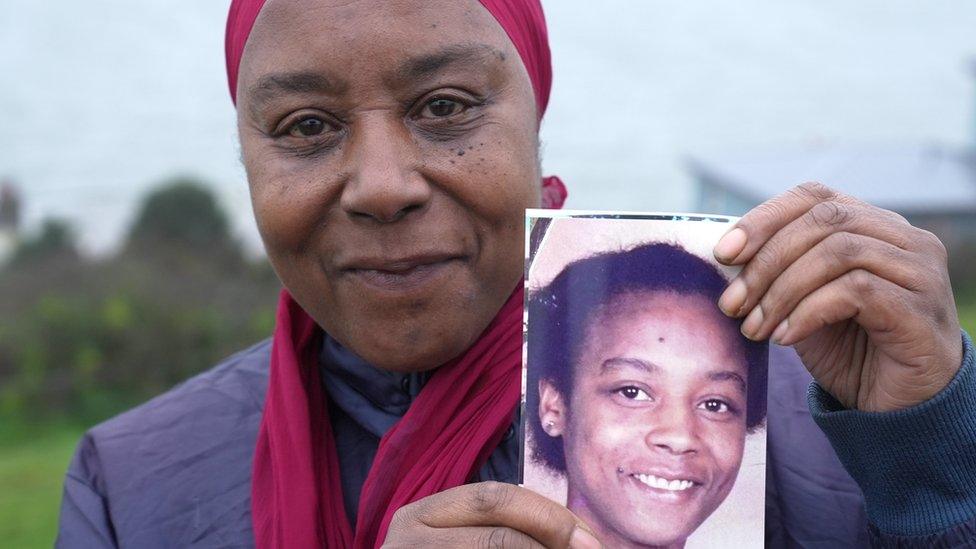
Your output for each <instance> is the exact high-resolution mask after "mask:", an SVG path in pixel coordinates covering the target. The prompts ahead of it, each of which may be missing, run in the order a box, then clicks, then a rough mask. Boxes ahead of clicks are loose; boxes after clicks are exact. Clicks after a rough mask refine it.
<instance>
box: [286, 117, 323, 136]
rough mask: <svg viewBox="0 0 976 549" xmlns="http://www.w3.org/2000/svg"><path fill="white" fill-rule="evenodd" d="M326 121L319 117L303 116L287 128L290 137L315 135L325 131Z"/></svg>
mask: <svg viewBox="0 0 976 549" xmlns="http://www.w3.org/2000/svg"><path fill="white" fill-rule="evenodd" d="M325 128H326V123H325V121H324V120H322V119H321V118H314V117H309V118H303V119H302V120H299V121H298V122H296V123H295V124H294V125H292V127H291V128H289V129H288V135H290V136H292V137H315V136H316V135H319V134H321V133H322V132H324V131H325Z"/></svg>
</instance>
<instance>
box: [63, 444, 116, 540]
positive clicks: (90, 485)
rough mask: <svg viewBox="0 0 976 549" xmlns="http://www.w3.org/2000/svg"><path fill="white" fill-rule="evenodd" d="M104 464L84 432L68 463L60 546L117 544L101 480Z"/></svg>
mask: <svg viewBox="0 0 976 549" xmlns="http://www.w3.org/2000/svg"><path fill="white" fill-rule="evenodd" d="M100 479H101V464H100V462H99V460H98V453H97V451H96V449H95V445H94V443H93V442H92V440H91V437H89V436H87V435H86V436H85V437H84V438H82V440H81V442H80V443H79V444H78V449H77V450H76V451H75V455H74V457H73V458H72V460H71V465H69V466H68V473H67V475H66V476H65V480H64V495H63V496H62V499H61V518H60V520H59V523H58V538H57V541H56V542H55V547H58V548H73V547H84V548H86V549H87V548H105V547H113V548H114V547H117V546H118V544H117V543H116V541H115V532H114V531H113V529H112V522H111V520H110V519H109V513H108V507H107V502H106V500H105V496H104V491H103V490H100V489H99V485H100V484H101V480H100Z"/></svg>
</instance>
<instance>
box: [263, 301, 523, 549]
mask: <svg viewBox="0 0 976 549" xmlns="http://www.w3.org/2000/svg"><path fill="white" fill-rule="evenodd" d="M320 335H321V332H320V331H319V329H318V327H317V326H316V324H315V322H314V321H313V320H312V319H311V317H309V316H308V315H307V314H306V313H305V312H304V311H303V310H302V309H301V307H299V306H298V304H297V303H295V301H294V300H293V299H292V298H291V296H290V295H289V294H288V292H287V291H282V292H281V300H280V301H279V305H278V320H277V327H276V328H275V334H274V345H273V348H272V355H271V380H270V382H269V386H268V395H267V399H266V401H265V407H264V415H263V416H262V418H261V430H260V433H259V435H258V444H257V449H256V450H255V453H254V473H253V474H254V477H253V484H252V488H251V498H252V501H251V512H252V515H253V523H254V533H255V538H256V541H257V545H258V546H259V547H282V548H284V547H287V548H305V547H308V548H311V547H323V546H325V547H336V548H339V547H356V548H368V547H374V546H376V547H378V546H379V545H381V544H382V541H383V539H384V537H385V535H386V529H387V527H388V526H389V524H390V519H391V518H392V517H393V513H394V512H395V511H396V510H397V509H399V508H400V507H402V506H404V505H406V504H408V503H410V502H413V501H416V500H418V499H420V498H423V497H425V496H428V495H431V494H433V493H436V492H439V491H441V490H444V489H446V488H450V487H453V486H459V485H461V484H464V483H465V482H467V481H469V480H470V479H471V478H472V476H473V475H474V474H475V473H476V472H477V471H478V469H479V468H480V467H481V466H482V465H484V463H485V462H486V461H487V459H488V456H489V455H490V454H491V452H492V450H494V448H495V447H496V446H497V445H498V443H499V442H500V441H501V438H502V436H503V435H504V434H505V431H506V430H507V429H508V427H509V425H511V423H512V415H513V413H514V411H515V406H516V405H517V404H518V402H519V396H520V392H521V391H520V383H519V380H520V375H519V374H520V372H521V358H522V288H521V286H520V287H519V289H518V290H516V291H515V292H514V293H513V294H512V296H511V297H510V298H509V299H508V301H507V302H506V303H505V305H504V306H503V307H502V310H501V311H499V313H498V315H497V316H496V317H495V319H494V320H493V321H492V323H491V325H489V326H488V328H487V329H486V330H485V332H484V334H483V335H482V336H481V338H480V339H479V340H478V341H477V342H476V343H475V344H474V346H472V347H471V348H470V349H468V351H467V352H465V353H464V355H462V356H461V357H460V358H457V359H455V360H453V361H451V362H449V363H447V364H445V365H443V366H441V367H440V368H438V369H437V371H436V372H434V375H433V376H431V378H430V380H429V381H428V382H427V384H426V385H425V386H424V388H423V390H422V391H421V392H420V395H418V397H417V399H416V400H415V401H414V402H413V403H412V404H411V405H410V408H409V410H407V413H406V414H405V415H404V416H403V418H402V419H401V420H400V421H399V422H397V424H396V425H394V427H393V428H392V429H390V430H389V432H387V433H386V435H384V436H383V438H382V439H381V440H380V445H379V449H378V451H377V453H376V458H375V459H374V460H373V465H372V467H371V469H370V471H369V474H368V475H367V477H366V482H365V483H364V484H363V489H362V493H361V494H360V497H359V521H358V524H357V525H356V532H355V535H354V534H353V531H352V528H351V527H350V525H349V519H348V518H347V517H346V512H345V509H344V507H343V498H342V486H341V484H340V482H339V457H338V455H337V454H336V448H335V442H334V440H333V437H332V426H331V423H330V421H329V409H328V406H327V404H326V400H325V393H324V391H323V389H322V384H321V382H320V381H321V380H320V378H319V367H318V363H317V357H318V350H319V343H320V341H321V338H320Z"/></svg>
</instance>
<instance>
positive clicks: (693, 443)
mask: <svg viewBox="0 0 976 549" xmlns="http://www.w3.org/2000/svg"><path fill="white" fill-rule="evenodd" d="M653 413H654V417H653V418H651V419H650V422H651V425H653V427H652V428H651V430H650V431H649V432H648V433H647V436H646V438H645V441H646V443H647V445H648V446H649V447H650V448H652V449H658V450H661V451H664V452H668V453H670V454H676V455H682V454H689V453H692V454H693V453H696V452H697V451H698V442H699V441H698V434H697V425H696V424H695V415H694V413H693V412H692V411H691V410H688V409H687V408H686V407H685V406H681V405H679V404H678V403H674V404H671V405H665V406H662V407H660V408H658V409H657V410H655V411H654V412H653Z"/></svg>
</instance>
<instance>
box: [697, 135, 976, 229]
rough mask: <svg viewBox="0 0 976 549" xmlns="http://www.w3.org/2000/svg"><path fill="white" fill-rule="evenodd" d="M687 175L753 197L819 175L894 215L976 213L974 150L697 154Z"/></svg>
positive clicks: (892, 148) (763, 196) (876, 148)
mask: <svg viewBox="0 0 976 549" xmlns="http://www.w3.org/2000/svg"><path fill="white" fill-rule="evenodd" d="M690 165H691V169H692V172H693V173H694V175H696V176H697V177H702V178H705V179H707V180H708V181H709V182H710V183H712V184H714V185H718V186H720V187H723V188H725V189H727V190H729V191H731V192H733V193H735V194H738V195H740V196H741V197H742V198H744V199H747V200H752V201H755V202H756V203H760V202H762V201H764V200H766V199H768V198H771V197H773V196H776V195H777V194H780V193H782V192H783V191H785V190H787V189H789V188H791V187H793V186H794V185H797V184H799V183H803V182H805V181H819V182H821V183H824V184H825V185H828V186H830V187H832V188H834V189H837V190H839V191H841V192H844V193H847V194H850V195H853V196H855V197H857V198H860V199H861V200H864V201H865V202H868V203H871V204H874V205H876V206H879V207H882V208H886V209H890V210H895V211H898V212H901V213H966V212H973V213H976V151H974V150H963V149H953V148H950V147H945V146H939V145H928V146H919V145H914V146H887V147H885V146H873V147H849V146H845V147H841V146H817V147H807V148H795V149H786V150H781V151H765V152H762V153H756V154H751V155H749V154H745V155H736V156H715V157H708V158H705V157H697V158H693V159H691V161H690Z"/></svg>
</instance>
